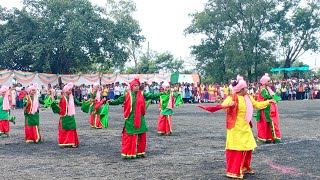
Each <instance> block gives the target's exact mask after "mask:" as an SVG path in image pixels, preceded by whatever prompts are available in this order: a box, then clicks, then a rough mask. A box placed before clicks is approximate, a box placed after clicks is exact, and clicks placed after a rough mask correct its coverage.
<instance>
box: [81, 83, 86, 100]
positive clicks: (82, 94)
mask: <svg viewBox="0 0 320 180" xmlns="http://www.w3.org/2000/svg"><path fill="white" fill-rule="evenodd" d="M80 90H81V96H80V100H81V101H82V100H83V97H84V96H85V95H86V94H88V90H87V88H86V86H85V85H84V84H83V85H82V87H81V88H80Z"/></svg>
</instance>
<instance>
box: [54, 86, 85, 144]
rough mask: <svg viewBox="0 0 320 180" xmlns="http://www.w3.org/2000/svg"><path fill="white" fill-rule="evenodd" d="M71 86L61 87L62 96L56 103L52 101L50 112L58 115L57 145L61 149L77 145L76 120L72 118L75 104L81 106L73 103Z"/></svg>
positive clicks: (79, 103) (78, 103)
mask: <svg viewBox="0 0 320 180" xmlns="http://www.w3.org/2000/svg"><path fill="white" fill-rule="evenodd" d="M72 88H73V84H72V83H68V84H67V85H65V86H64V87H63V94H62V95H61V98H59V99H58V100H57V101H53V103H52V105H51V108H52V111H53V112H54V113H56V114H59V115H60V119H59V125H58V145H59V146H61V147H73V148H75V147H77V146H78V145H79V140H78V134H77V128H76V120H75V118H74V115H75V114H76V112H75V103H76V104H77V105H81V102H78V101H75V99H74V98H73V95H72Z"/></svg>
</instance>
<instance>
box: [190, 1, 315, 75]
mask: <svg viewBox="0 0 320 180" xmlns="http://www.w3.org/2000/svg"><path fill="white" fill-rule="evenodd" d="M299 3H300V1H298V0H228V1H225V0H208V2H207V4H206V5H205V8H204V10H203V11H201V12H197V13H194V14H192V15H191V16H192V18H193V20H192V24H191V25H190V26H189V27H188V28H186V30H185V32H186V34H201V35H204V38H202V40H201V44H199V45H194V46H192V54H194V55H195V57H196V60H197V61H198V65H197V67H198V68H199V70H200V73H201V74H202V75H204V76H208V77H212V78H213V79H214V80H216V81H226V80H228V79H232V78H234V77H235V75H236V74H241V75H244V76H246V77H247V78H248V80H249V81H252V80H257V79H258V77H259V76H261V75H263V74H264V72H268V71H269V70H270V69H271V67H278V66H283V67H290V66H291V65H292V63H293V62H294V61H296V60H297V59H298V57H299V56H300V55H301V54H303V53H304V52H305V51H308V50H317V49H318V47H319V41H318V39H317V38H316V35H317V33H319V30H320V29H319V28H320V24H319V20H320V18H319V5H318V4H315V3H312V2H310V3H307V4H306V5H305V6H300V5H299ZM280 50H281V51H280ZM279 52H283V53H279ZM281 59H285V61H284V62H285V63H284V64H279V60H281Z"/></svg>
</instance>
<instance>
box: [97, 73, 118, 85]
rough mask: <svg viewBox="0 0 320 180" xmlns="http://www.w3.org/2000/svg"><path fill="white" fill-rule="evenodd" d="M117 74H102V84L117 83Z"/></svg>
mask: <svg viewBox="0 0 320 180" xmlns="http://www.w3.org/2000/svg"><path fill="white" fill-rule="evenodd" d="M117 77H118V75H117V74H102V76H101V84H112V83H115V82H116V79H117Z"/></svg>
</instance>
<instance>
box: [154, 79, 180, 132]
mask: <svg viewBox="0 0 320 180" xmlns="http://www.w3.org/2000/svg"><path fill="white" fill-rule="evenodd" d="M162 88H163V89H164V94H163V95H161V96H160V103H159V111H160V112H159V119H158V135H170V134H171V133H172V115H173V108H174V106H176V107H178V106H180V104H182V102H183V101H182V98H181V95H180V94H176V93H173V92H172V91H171V89H170V84H169V83H167V82H165V83H163V84H162Z"/></svg>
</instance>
